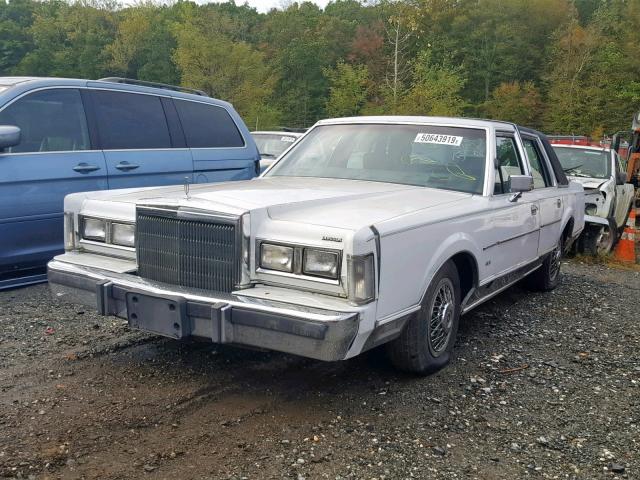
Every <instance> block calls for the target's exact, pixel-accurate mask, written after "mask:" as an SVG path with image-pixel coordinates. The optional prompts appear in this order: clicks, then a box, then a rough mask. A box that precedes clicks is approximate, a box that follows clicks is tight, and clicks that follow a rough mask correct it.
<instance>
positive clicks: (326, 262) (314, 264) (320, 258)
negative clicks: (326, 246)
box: [302, 248, 339, 280]
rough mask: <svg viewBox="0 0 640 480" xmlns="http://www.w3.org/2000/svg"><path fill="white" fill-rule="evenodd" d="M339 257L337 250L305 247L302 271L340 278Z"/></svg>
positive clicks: (308, 273) (314, 274)
mask: <svg viewBox="0 0 640 480" xmlns="http://www.w3.org/2000/svg"><path fill="white" fill-rule="evenodd" d="M338 265H339V259H338V254H337V253H336V252H328V251H326V250H315V249H313V248H305V249H304V255H303V262H302V273H304V274H305V275H313V276H316V277H326V278H332V279H334V280H335V279H337V278H338V274H339V272H338Z"/></svg>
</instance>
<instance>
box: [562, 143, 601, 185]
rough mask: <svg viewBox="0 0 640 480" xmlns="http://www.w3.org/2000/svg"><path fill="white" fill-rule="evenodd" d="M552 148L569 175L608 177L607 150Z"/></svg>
mask: <svg viewBox="0 0 640 480" xmlns="http://www.w3.org/2000/svg"><path fill="white" fill-rule="evenodd" d="M553 149H554V150H555V151H556V154H557V155H558V159H559V160H560V165H562V169H563V170H564V171H565V173H566V174H567V175H569V176H573V177H586V178H609V177H610V176H611V157H610V153H609V151H608V150H591V149H588V148H574V147H559V146H554V147H553Z"/></svg>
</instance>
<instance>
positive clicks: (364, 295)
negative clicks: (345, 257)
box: [348, 253, 376, 304]
mask: <svg viewBox="0 0 640 480" xmlns="http://www.w3.org/2000/svg"><path fill="white" fill-rule="evenodd" d="M373 259H374V257H373V253H370V254H368V255H358V256H353V257H350V258H349V261H348V267H349V298H350V299H351V300H353V301H354V302H355V303H358V304H362V303H368V302H371V301H372V300H373V299H374V298H375V285H376V278H375V268H374V264H373Z"/></svg>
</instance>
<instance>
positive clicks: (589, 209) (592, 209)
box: [584, 203, 598, 215]
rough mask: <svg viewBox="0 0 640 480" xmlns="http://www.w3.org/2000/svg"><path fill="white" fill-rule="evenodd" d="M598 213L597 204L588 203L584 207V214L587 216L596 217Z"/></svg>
mask: <svg viewBox="0 0 640 480" xmlns="http://www.w3.org/2000/svg"><path fill="white" fill-rule="evenodd" d="M597 211H598V206H597V205H596V204H595V203H587V204H586V205H585V206H584V213H586V214H587V215H595V214H596V212H597Z"/></svg>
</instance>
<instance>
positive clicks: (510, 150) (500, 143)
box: [493, 136, 524, 194]
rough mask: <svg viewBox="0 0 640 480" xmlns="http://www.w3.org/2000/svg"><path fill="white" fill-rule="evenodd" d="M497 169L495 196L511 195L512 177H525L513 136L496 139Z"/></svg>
mask: <svg viewBox="0 0 640 480" xmlns="http://www.w3.org/2000/svg"><path fill="white" fill-rule="evenodd" d="M496 161H497V164H496V168H495V176H496V178H495V187H494V190H493V193H494V194H501V193H509V190H510V188H511V187H510V186H509V185H510V182H509V179H510V178H511V175H523V174H524V168H523V166H522V160H521V158H520V154H519V153H518V147H517V146H516V142H515V139H514V138H513V137H511V136H497V137H496Z"/></svg>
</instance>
